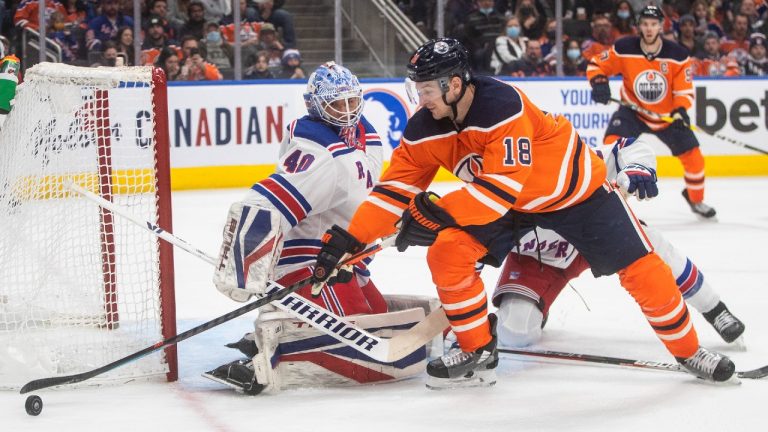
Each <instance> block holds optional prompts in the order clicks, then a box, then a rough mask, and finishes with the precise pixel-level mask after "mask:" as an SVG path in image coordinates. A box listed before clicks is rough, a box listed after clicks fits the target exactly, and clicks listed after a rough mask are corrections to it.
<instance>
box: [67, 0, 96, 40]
mask: <svg viewBox="0 0 768 432" xmlns="http://www.w3.org/2000/svg"><path fill="white" fill-rule="evenodd" d="M62 3H63V4H64V9H66V10H67V14H66V16H65V17H64V20H65V21H66V22H67V23H68V24H70V25H72V31H73V33H75V35H77V34H78V32H77V30H79V29H80V26H81V25H82V26H83V29H82V30H83V31H84V30H85V29H86V28H87V27H88V21H90V20H92V19H93V18H95V17H96V7H95V5H94V4H93V3H91V2H90V1H88V0H64V1H62Z"/></svg>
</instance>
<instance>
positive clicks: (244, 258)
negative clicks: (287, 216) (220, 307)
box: [213, 202, 283, 302]
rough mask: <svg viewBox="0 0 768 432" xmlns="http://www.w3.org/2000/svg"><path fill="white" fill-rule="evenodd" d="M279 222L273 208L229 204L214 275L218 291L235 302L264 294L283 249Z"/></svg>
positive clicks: (240, 203) (241, 203)
mask: <svg viewBox="0 0 768 432" xmlns="http://www.w3.org/2000/svg"><path fill="white" fill-rule="evenodd" d="M280 224H281V217H280V214H279V213H278V212H277V211H276V210H274V209H268V208H264V207H261V206H258V205H251V204H249V203H247V202H236V203H234V204H232V206H231V207H230V209H229V215H228V216H227V223H226V225H225V226H224V231H223V237H224V239H223V241H222V245H221V250H220V252H219V257H218V261H217V263H216V269H215V272H214V275H213V283H214V285H216V288H217V289H218V290H219V291H221V292H222V293H223V294H224V295H226V296H227V297H229V298H231V299H232V300H235V301H238V302H245V301H248V299H250V298H251V296H253V295H256V294H264V290H265V288H266V286H267V282H268V281H269V280H271V279H272V278H273V276H274V274H273V272H274V268H275V265H276V264H277V260H278V258H279V257H280V253H281V251H282V248H283V241H282V229H281V225H280Z"/></svg>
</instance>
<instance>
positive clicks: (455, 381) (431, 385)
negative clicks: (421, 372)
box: [426, 369, 496, 390]
mask: <svg viewBox="0 0 768 432" xmlns="http://www.w3.org/2000/svg"><path fill="white" fill-rule="evenodd" d="M494 384H496V371H495V370H494V369H490V370H485V371H480V372H475V373H474V374H473V375H472V376H471V377H469V378H466V377H458V378H437V377H433V376H427V383H426V385H427V388H428V389H430V390H446V389H455V388H471V387H490V386H492V385H494Z"/></svg>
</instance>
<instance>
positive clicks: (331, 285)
mask: <svg viewBox="0 0 768 432" xmlns="http://www.w3.org/2000/svg"><path fill="white" fill-rule="evenodd" d="M304 99H305V102H306V106H307V111H308V115H306V116H304V117H302V118H300V119H298V120H295V121H293V122H292V123H291V124H290V126H289V127H288V132H287V135H286V137H285V138H284V140H283V143H282V145H281V148H280V159H279V162H278V164H277V171H276V172H275V173H274V174H272V175H271V176H270V177H268V178H266V179H264V180H262V181H260V182H258V183H256V184H255V185H253V187H252V188H251V190H250V191H249V192H248V194H247V196H246V197H245V199H244V200H243V201H242V202H238V203H235V204H233V205H232V207H231V208H230V212H229V219H228V223H227V224H226V226H225V229H224V242H223V245H222V250H221V253H220V260H221V262H222V265H221V266H220V267H219V268H217V271H216V274H215V276H214V283H215V284H216V287H217V288H218V289H219V290H220V291H221V292H222V293H224V294H225V295H227V296H229V297H231V298H232V299H234V300H237V301H246V300H248V299H249V298H250V297H251V296H252V295H260V294H264V290H265V287H266V285H267V282H268V281H269V280H274V279H276V280H277V281H278V282H279V283H280V284H282V285H284V286H287V285H290V284H292V283H294V282H297V281H300V280H302V279H306V278H308V277H309V276H310V275H311V273H312V272H311V268H312V267H311V266H312V264H313V263H314V257H315V255H316V254H317V251H319V250H320V245H321V243H320V237H321V236H322V234H323V233H324V232H325V229H326V228H327V227H328V225H330V224H331V223H332V222H339V223H346V222H347V221H348V220H349V219H350V217H351V216H352V214H353V212H354V210H355V208H357V206H358V205H359V204H360V203H361V202H362V201H363V200H364V199H365V197H366V196H367V194H368V192H369V191H370V190H371V189H372V188H373V185H374V182H375V181H376V179H378V177H379V175H380V172H381V164H382V147H381V145H382V144H381V140H380V138H379V135H378V134H377V133H376V131H375V130H374V128H373V127H372V126H371V124H370V123H369V122H368V121H367V120H366V119H365V118H364V117H363V116H362V110H363V99H362V88H361V87H360V84H359V82H358V80H357V78H356V77H355V76H354V75H353V74H352V73H351V72H350V71H349V70H348V69H346V68H344V67H342V66H340V65H337V64H335V63H333V62H329V63H326V64H324V65H322V66H320V67H319V68H317V70H315V72H314V73H313V74H312V75H311V77H310V78H309V83H308V85H307V92H306V93H305V94H304ZM273 278H274V279H273ZM310 289H311V287H310V286H307V287H304V288H302V289H301V290H300V291H299V292H298V293H299V294H300V295H303V296H305V297H307V298H309V297H310V295H309V294H310ZM313 301H314V302H315V303H317V304H319V305H320V306H322V307H324V308H325V309H328V310H330V311H331V312H334V313H335V314H337V315H340V316H347V315H358V316H356V318H355V322H356V323H357V324H358V325H359V326H360V327H363V328H366V323H367V322H373V321H375V324H372V325H371V327H377V328H381V327H384V328H387V327H389V328H391V327H393V326H398V325H404V324H408V323H413V322H417V321H419V320H420V319H421V318H423V316H424V313H423V310H421V309H419V310H418V311H417V312H418V314H417V315H416V316H415V317H414V316H413V314H410V315H409V314H405V315H403V314H402V313H401V314H387V313H386V312H387V310H388V307H387V304H386V302H385V299H384V298H383V296H382V295H381V293H379V291H378V289H377V288H376V286H375V285H374V284H373V282H372V281H371V280H370V279H369V273H368V270H367V268H366V265H365V264H364V263H363V264H360V265H357V266H355V267H354V269H353V270H352V272H340V273H339V274H338V275H337V276H336V277H335V278H334V280H333V281H328V283H327V284H323V285H322V286H320V287H319V290H318V295H317V296H316V297H313ZM260 312H261V313H260V315H259V318H258V319H257V321H256V331H255V333H253V334H248V335H246V336H245V337H244V338H243V339H242V340H241V341H239V342H237V343H234V344H230V345H229V346H230V347H232V348H238V349H240V350H241V351H242V352H243V353H244V354H246V355H247V356H248V358H247V359H246V360H241V361H235V362H232V363H229V364H226V365H223V366H221V367H219V368H217V369H215V370H213V371H210V372H208V373H207V374H205V376H207V377H209V378H212V379H214V380H217V381H220V382H222V383H225V384H229V385H231V386H234V387H236V388H239V389H241V390H243V391H245V392H247V393H250V394H256V393H259V392H260V391H262V390H265V389H266V390H272V389H280V388H286V387H291V386H295V385H302V386H311V385H329V384H339V385H342V384H350V383H362V382H378V381H387V380H393V379H398V378H403V377H407V376H410V375H413V374H415V373H420V372H421V371H422V370H423V367H424V362H425V354H424V352H423V351H422V352H421V355H420V356H419V355H414V356H410V357H408V358H406V359H405V360H403V361H400V362H398V363H397V365H394V364H381V363H379V362H373V361H369V360H371V359H368V358H363V355H362V354H358V353H357V352H356V351H354V350H352V349H351V348H349V349H344V348H345V347H341V348H340V347H339V343H337V342H336V341H335V340H333V339H332V338H331V337H330V336H325V335H323V334H321V333H320V332H318V331H317V330H314V329H312V328H311V327H310V328H307V325H306V324H303V323H301V322H298V320H297V319H296V318H294V317H291V316H287V315H286V314H285V313H284V312H276V311H270V310H269V309H268V308H266V309H265V308H261V309H260ZM359 314H362V315H359ZM369 314H379V315H375V319H371V318H366V317H370V315H369ZM310 338H314V339H313V341H310ZM320 340H322V341H323V343H318V341H320ZM254 341H255V342H254ZM310 342H312V343H310ZM331 348H334V352H333V358H334V361H333V362H331V361H327V358H325V357H324V356H327V354H325V353H326V351H328V350H330V349H331ZM251 358H252V360H251ZM352 360H354V362H353V361H352Z"/></svg>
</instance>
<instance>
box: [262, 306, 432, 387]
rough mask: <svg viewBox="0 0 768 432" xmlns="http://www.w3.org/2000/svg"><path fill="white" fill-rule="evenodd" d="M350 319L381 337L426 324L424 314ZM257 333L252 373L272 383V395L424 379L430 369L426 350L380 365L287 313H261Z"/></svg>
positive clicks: (414, 312)
mask: <svg viewBox="0 0 768 432" xmlns="http://www.w3.org/2000/svg"><path fill="white" fill-rule="evenodd" d="M349 319H350V320H351V321H353V322H354V323H355V324H356V325H357V326H359V327H361V328H364V329H366V330H368V331H369V332H371V333H373V334H375V335H377V336H380V337H393V336H395V335H397V334H398V333H400V332H402V331H405V330H407V329H408V328H410V327H412V326H413V325H415V324H416V323H418V322H419V321H421V320H423V319H424V310H423V309H421V308H416V309H409V310H405V311H400V312H392V313H385V314H375V315H356V316H353V317H349ZM256 328H257V337H256V340H257V343H258V344H259V352H260V353H259V354H258V355H257V356H256V357H255V358H254V369H255V370H256V374H257V380H258V382H259V383H267V382H268V385H267V386H268V390H277V389H288V388H299V387H301V388H306V387H340V386H352V385H360V384H370V383H381V382H389V381H398V380H401V379H405V378H409V377H412V376H415V375H419V374H421V372H423V371H424V368H425V366H426V348H421V349H419V350H417V351H415V352H414V353H412V354H410V355H408V356H406V357H405V358H403V359H400V360H398V361H395V362H392V363H381V362H379V361H375V360H373V359H371V358H370V357H368V356H366V355H364V354H362V353H360V352H358V351H356V350H354V349H353V348H351V347H349V346H346V345H344V344H342V343H341V342H339V341H337V340H336V339H334V338H332V337H331V336H328V335H326V334H324V333H321V332H320V331H318V330H317V329H314V328H312V327H309V326H308V325H307V324H306V323H304V322H302V321H300V320H298V319H297V318H294V317H292V316H291V315H289V314H286V313H284V312H272V313H268V314H262V315H261V316H260V318H259V319H258V321H257V323H256ZM264 329H268V331H266V332H265V331H264ZM266 337H273V340H272V341H271V343H265V342H266V340H265V338H266ZM262 380H264V381H262ZM268 390H265V391H268Z"/></svg>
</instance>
